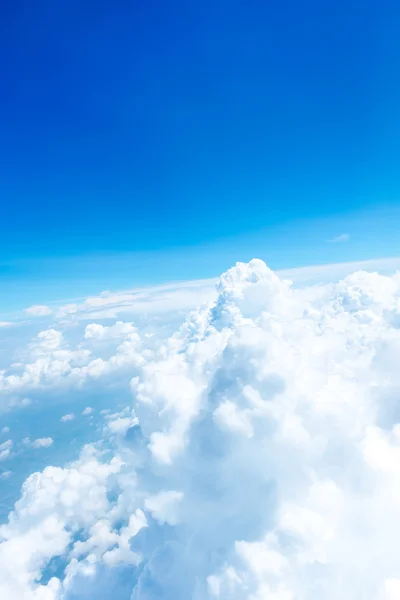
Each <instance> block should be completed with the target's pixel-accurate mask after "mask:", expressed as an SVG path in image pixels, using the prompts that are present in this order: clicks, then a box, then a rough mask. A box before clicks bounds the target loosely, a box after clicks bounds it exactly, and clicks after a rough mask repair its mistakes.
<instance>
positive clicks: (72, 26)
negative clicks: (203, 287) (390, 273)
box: [0, 0, 400, 302]
mask: <svg viewBox="0 0 400 600" xmlns="http://www.w3.org/2000/svg"><path fill="white" fill-rule="evenodd" d="M1 11H2V15H1V17H2V18H1V19H0V47H1V51H2V55H3V56H5V57H6V61H3V66H2V73H1V77H2V94H1V96H0V109H1V110H0V119H1V122H0V127H1V131H2V142H1V145H0V152H1V155H0V161H1V170H2V174H1V178H0V195H1V198H2V199H3V211H2V218H1V224H0V261H1V265H0V274H1V275H0V276H1V278H2V283H3V290H4V291H5V293H6V295H7V297H8V298H9V301H10V302H15V301H17V300H18V297H19V298H20V293H21V292H20V290H22V289H25V293H26V294H28V295H29V296H30V297H31V299H32V301H40V300H42V301H43V300H46V298H40V297H39V296H40V293H43V290H44V289H48V293H49V296H50V298H49V299H50V300H51V299H52V298H53V296H54V294H55V291H54V292H53V291H52V290H51V287H52V285H53V286H55V288H56V289H57V290H58V293H59V294H61V295H62V294H63V293H65V294H67V295H71V294H72V295H73V294H74V293H77V294H80V293H89V291H93V292H97V291H99V290H98V288H99V286H100V282H99V280H100V278H102V283H101V286H103V287H104V286H111V285H117V286H121V285H126V284H128V283H129V284H133V283H136V284H137V283H143V282H148V283H154V282H155V281H161V280H166V279H183V278H185V279H187V278H190V277H198V276H199V277H207V276H213V275H217V274H218V273H219V272H220V271H221V270H224V269H225V268H227V267H229V266H230V264H232V263H233V262H235V260H248V259H249V258H251V257H252V256H253V255H262V258H265V259H267V260H268V261H269V262H272V266H273V267H276V268H281V267H289V266H299V265H301V264H313V263H317V262H321V261H325V262H335V261H339V260H358V259H363V258H372V257H377V256H383V255H386V256H392V255H396V254H397V253H398V244H397V239H396V235H395V232H396V231H397V228H398V226H399V225H400V219H399V217H398V211H397V208H398V207H399V187H400V182H399V177H398V159H399V139H400V136H399V133H400V132H399V124H400V117H399V113H398V106H399V103H400V85H399V78H398V69H397V65H398V64H399V59H400V49H399V44H398V43H397V33H398V23H399V17H400V11H399V9H398V6H397V5H396V3H395V2H389V3H386V4H385V8H384V9H380V10H378V6H377V3H375V2H363V3H358V2H353V3H352V4H351V6H349V5H348V3H347V2H342V1H339V2H335V3H330V4H326V3H322V4H321V2H317V1H314V0H307V1H306V2H301V3H299V2H297V1H293V0H288V1H286V2H264V1H256V0H248V1H246V2H240V1H232V0H230V1H229V2H227V1H222V0H217V1H215V0H213V1H209V0H205V1H203V2H201V3H193V2H191V1H189V0H180V1H177V0H172V1H171V2H168V3H165V2H156V1H148V2H136V1H130V2H128V1H120V2H109V1H105V2H102V3H101V4H99V3H94V2H83V3H82V2H77V1H75V0H72V1H70V2H68V3H50V2H46V1H43V2H39V3H35V5H32V4H31V3H28V2H26V1H21V2H18V3H15V2H13V3H12V2H7V3H6V4H3V6H2V9H1ZM382 207H385V210H384V211H383V212H382ZM377 215H378V221H379V227H377V225H376V223H377V220H376V217H377ZM360 223H362V224H363V227H361V226H360ZM344 233H346V234H348V235H350V237H349V240H348V243H345V244H327V243H326V242H327V240H328V239H331V238H334V237H337V236H340V235H342V234H344ZM354 238H355V240H354ZM99 261H100V262H99ZM124 261H125V262H124ZM100 263H101V264H102V267H101V272H100V273H99V276H97V275H96V268H97V267H96V266H95V265H96V264H100ZM122 263H124V266H123V267H121V264H122ZM125 264H126V266H125ZM82 265H86V267H85V266H83V267H82ZM129 265H131V266H130V269H129V268H128V266H129ZM98 268H99V269H100V267H98ZM128 271H129V272H128ZM61 279H62V281H63V284H61V283H60V280H61ZM68 280H70V281H71V283H70V284H68V283H67V281H68ZM74 281H75V283H74ZM90 286H93V289H92V290H89V287H90Z"/></svg>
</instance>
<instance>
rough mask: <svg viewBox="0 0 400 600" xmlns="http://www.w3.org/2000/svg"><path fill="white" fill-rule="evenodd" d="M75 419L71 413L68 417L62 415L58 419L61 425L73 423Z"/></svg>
mask: <svg viewBox="0 0 400 600" xmlns="http://www.w3.org/2000/svg"><path fill="white" fill-rule="evenodd" d="M74 419H75V415H74V414H73V413H69V414H68V415H63V416H62V417H61V419H60V421H61V422H62V423H68V421H73V420H74Z"/></svg>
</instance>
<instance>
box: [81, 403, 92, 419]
mask: <svg viewBox="0 0 400 600" xmlns="http://www.w3.org/2000/svg"><path fill="white" fill-rule="evenodd" d="M92 413H93V408H91V407H90V406H87V407H86V408H85V409H84V410H83V411H82V415H83V416H84V417H86V416H87V415H91V414H92Z"/></svg>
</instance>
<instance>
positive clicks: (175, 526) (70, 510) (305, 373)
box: [0, 260, 400, 600]
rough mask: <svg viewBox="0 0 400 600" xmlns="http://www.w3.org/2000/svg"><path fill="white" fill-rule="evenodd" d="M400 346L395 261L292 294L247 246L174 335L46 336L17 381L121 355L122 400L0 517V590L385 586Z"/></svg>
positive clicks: (75, 372)
mask: <svg viewBox="0 0 400 600" xmlns="http://www.w3.org/2000/svg"><path fill="white" fill-rule="evenodd" d="M116 340H117V341H116ZM99 341H101V342H102V343H101V344H100V345H99V350H96V348H97V345H96V344H94V342H96V343H97V342H99ZM105 342H107V343H108V344H110V346H109V347H110V348H115V347H116V350H115V353H113V354H110V355H109V356H107V357H101V356H98V355H96V354H94V353H95V352H97V351H99V352H100V351H103V350H102V348H103V344H104V343H105ZM86 343H87V344H89V343H90V344H92V347H91V349H88V348H85V347H84V344H86ZM399 356H400V275H398V274H396V275H394V276H391V277H388V276H382V275H378V274H373V273H365V272H357V273H354V274H352V275H349V276H348V277H346V278H345V279H344V280H342V281H340V282H338V283H330V284H326V285H321V286H311V287H304V286H303V287H301V288H296V287H295V286H293V285H291V284H290V282H288V281H285V280H282V279H281V278H279V277H278V276H277V275H276V274H274V273H273V272H271V271H270V270H269V269H268V268H267V267H266V265H265V264H264V263H263V262H261V261H257V260H254V261H251V262H250V263H249V264H241V263H239V264H237V265H236V267H234V268H233V269H230V270H229V271H228V272H227V273H225V274H224V275H223V276H222V277H221V279H220V281H219V283H218V285H217V295H216V298H215V300H214V301H212V302H211V303H210V304H209V305H206V306H205V307H203V308H200V309H198V310H195V311H193V312H192V313H191V314H190V315H189V316H188V318H187V319H186V321H185V322H184V323H183V324H182V326H181V327H179V328H178V330H177V331H176V332H175V333H173V334H172V335H170V336H169V335H168V336H165V335H164V332H163V330H162V328H161V329H160V333H159V335H158V336H157V335H152V336H147V335H146V333H145V332H142V331H141V330H140V328H138V329H137V328H136V326H134V325H133V324H132V323H128V324H123V323H122V324H121V322H117V323H116V324H115V325H111V326H104V325H100V324H97V323H94V324H93V325H91V326H88V327H87V328H86V330H85V331H84V332H83V335H82V339H81V340H79V342H78V343H77V345H76V347H74V348H73V349H71V347H70V346H69V345H67V343H66V341H65V339H64V335H63V334H62V332H60V331H58V330H47V331H45V332H42V333H41V334H39V336H37V338H35V340H34V341H33V342H32V344H31V346H30V348H29V353H28V362H27V363H26V365H25V367H24V368H23V371H22V374H19V375H18V377H19V380H18V382H19V385H20V386H21V385H22V384H21V382H22V383H23V384H24V385H23V387H24V388H25V387H29V386H32V385H41V386H48V385H52V386H61V385H66V383H68V385H71V386H74V385H78V382H79V385H80V386H81V388H80V389H86V388H85V386H90V383H91V381H93V378H94V377H96V378H100V377H101V378H102V381H104V382H107V381H108V380H109V379H110V378H111V379H112V376H113V374H115V373H116V372H117V371H118V372H119V370H120V369H124V370H125V371H124V372H128V373H129V374H130V376H131V383H130V389H131V393H132V404H131V405H130V406H126V407H125V408H122V409H121V410H118V412H117V411H115V410H114V412H111V413H107V414H106V415H105V422H106V426H105V427H104V432H105V436H104V439H103V440H101V441H99V443H98V444H97V445H96V447H86V448H85V449H84V450H83V451H82V454H81V456H80V458H79V460H78V461H76V462H75V463H73V464H71V465H69V466H67V467H65V468H64V469H62V468H59V467H47V468H46V469H45V470H44V471H43V472H42V473H35V474H33V475H31V476H30V477H29V478H28V479H27V481H26V482H25V484H24V486H23V490H22V496H21V498H20V500H19V501H18V502H17V503H16V505H15V508H14V511H13V512H12V513H11V514H10V517H9V521H8V523H7V524H5V525H3V526H2V527H1V528H0V539H1V540H2V541H1V543H0V596H1V597H2V598H5V600H8V599H9V598H10V599H11V598H12V599H13V600H19V599H21V600H22V599H24V598H33V599H35V598H37V599H41V600H42V599H45V600H61V599H62V600H77V599H81V598H93V597H103V598H112V597H118V598H119V599H120V600H125V599H126V600H150V599H151V600H155V599H160V600H161V599H163V600H172V599H173V600H188V599H191V600H206V599H208V600H211V599H213V598H216V599H218V598H219V599H223V600H300V599H302V598H307V600H314V599H315V600H319V599H320V598H325V599H326V600H336V599H337V598H341V599H343V600H350V599H351V600H353V599H354V598H364V599H365V600H392V599H395V598H396V599H397V598H398V597H399V589H400V577H399V573H400V558H399V553H398V551H397V539H398V538H399V537H400V508H399V502H398V498H399V490H400V467H399V465H400V404H399V400H398V399H399V398H400V375H399V370H398V366H397V365H398V359H399ZM33 372H34V373H35V376H33V374H32V373H33ZM10 376H11V375H10V374H8V373H4V374H3V386H4V387H3V390H5V392H7V391H8V388H7V385H8V386H10V385H11V384H12V385H13V386H14V390H15V389H17V386H16V383H15V380H11V381H10V380H9V377H10ZM14 377H17V375H15V376H14ZM13 381H14V383H13ZM110 434H111V435H110ZM54 560H58V561H59V569H58V571H57V573H56V574H55V575H53V576H52V577H49V571H48V570H49V565H50V564H51V563H52V561H54Z"/></svg>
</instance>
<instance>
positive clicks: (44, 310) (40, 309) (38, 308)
mask: <svg viewBox="0 0 400 600" xmlns="http://www.w3.org/2000/svg"><path fill="white" fill-rule="evenodd" d="M24 312H25V313H26V314H27V315H30V316H31V317H47V316H49V315H51V314H53V311H52V310H51V308H50V307H49V306H45V305H35V306H30V307H29V308H25V310H24Z"/></svg>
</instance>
